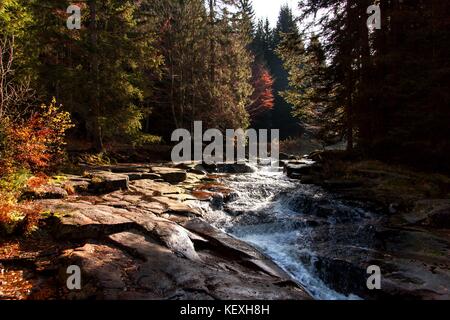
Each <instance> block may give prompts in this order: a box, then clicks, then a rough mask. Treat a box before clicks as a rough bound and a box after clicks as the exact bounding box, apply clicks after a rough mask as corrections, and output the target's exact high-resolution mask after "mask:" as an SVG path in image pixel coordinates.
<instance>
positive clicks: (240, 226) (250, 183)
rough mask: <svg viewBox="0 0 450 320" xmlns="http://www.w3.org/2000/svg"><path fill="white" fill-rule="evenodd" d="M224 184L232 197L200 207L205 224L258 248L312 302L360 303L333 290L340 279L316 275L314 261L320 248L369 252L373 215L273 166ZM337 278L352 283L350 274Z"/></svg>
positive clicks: (328, 275) (348, 295) (229, 180)
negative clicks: (352, 249) (296, 282)
mask: <svg viewBox="0 0 450 320" xmlns="http://www.w3.org/2000/svg"><path fill="white" fill-rule="evenodd" d="M223 183H224V184H226V185H227V186H229V187H230V188H232V189H233V190H234V191H235V194H234V196H233V197H232V200H231V201H229V202H227V203H225V204H221V203H219V204H217V203H216V204H214V203H212V204H210V203H202V204H201V206H202V208H203V210H204V211H205V218H206V220H208V222H209V223H211V224H213V225H214V226H216V227H218V228H220V229H222V230H224V231H225V232H227V233H228V234H230V235H232V236H234V237H236V238H239V239H241V240H243V241H245V242H247V243H250V244H252V245H253V246H255V247H257V248H258V249H259V250H260V251H262V252H263V253H265V254H266V255H267V256H269V257H270V258H271V259H272V260H273V261H275V262H276V263H277V264H278V265H279V266H280V267H282V268H283V269H284V270H285V271H286V272H288V273H289V274H290V275H291V276H292V277H293V278H294V279H295V280H296V281H298V282H299V283H300V284H302V286H303V287H304V288H305V289H306V290H307V291H308V292H309V293H310V294H311V295H312V296H313V297H314V298H315V299H324V300H350V299H360V298H359V297H358V296H357V295H355V294H353V293H351V292H347V293H341V292H337V291H336V290H333V289H332V287H333V286H334V285H330V284H333V282H336V277H339V275H333V274H331V275H330V274H326V273H324V272H323V271H322V273H321V272H319V271H318V270H317V269H316V266H317V262H318V261H317V257H318V255H320V252H322V251H323V248H326V249H327V250H330V249H331V250H334V248H335V249H336V250H337V251H339V250H340V251H341V252H342V255H343V256H344V257H343V258H345V255H346V254H350V253H349V252H348V251H347V250H346V249H345V248H348V247H352V248H364V250H365V251H370V248H368V247H370V232H366V231H367V230H370V227H371V224H373V223H376V221H377V219H378V218H377V216H376V215H375V214H373V213H371V212H370V211H369V210H365V209H363V208H362V207H359V206H358V205H357V204H354V203H351V204H349V203H346V202H345V201H342V200H339V199H336V198H335V197H333V196H332V195H330V194H328V193H327V192H325V191H324V190H322V189H321V188H319V187H316V186H312V185H303V184H301V183H300V182H299V181H296V180H292V179H289V178H287V177H286V176H285V175H284V174H283V172H280V170H278V169H276V168H272V167H259V168H258V169H257V170H256V172H254V173H251V174H241V175H231V176H228V177H226V178H224V179H223ZM348 272H351V271H350V270H348ZM342 276H343V278H344V279H346V280H344V281H346V282H348V281H352V280H351V279H352V275H351V274H346V275H342ZM330 279H331V280H330ZM333 279H334V280H333ZM348 279H350V280H348ZM327 281H328V282H330V283H327ZM339 281H340V282H342V280H337V282H339ZM334 287H339V286H334ZM347 287H351V286H347ZM346 291H348V290H346Z"/></svg>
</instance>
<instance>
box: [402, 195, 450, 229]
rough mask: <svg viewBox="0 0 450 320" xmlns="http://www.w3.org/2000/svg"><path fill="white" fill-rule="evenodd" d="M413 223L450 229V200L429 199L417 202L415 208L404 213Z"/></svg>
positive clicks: (407, 219) (405, 217)
mask: <svg viewBox="0 0 450 320" xmlns="http://www.w3.org/2000/svg"><path fill="white" fill-rule="evenodd" d="M403 218H404V219H405V220H406V221H407V222H408V223H412V224H418V223H420V224H423V225H427V226H430V227H433V228H439V229H450V200H449V199H428V200H421V201H417V202H416V203H415V206H414V209H413V210H412V211H410V212H408V213H405V214H403Z"/></svg>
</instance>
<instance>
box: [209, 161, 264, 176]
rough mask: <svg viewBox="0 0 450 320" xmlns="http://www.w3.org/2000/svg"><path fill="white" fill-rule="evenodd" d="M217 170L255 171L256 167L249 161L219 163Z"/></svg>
mask: <svg viewBox="0 0 450 320" xmlns="http://www.w3.org/2000/svg"><path fill="white" fill-rule="evenodd" d="M216 168H217V172H220V173H234V174H242V173H254V172H255V168H253V167H251V166H250V165H249V164H247V163H219V164H217V165H216Z"/></svg>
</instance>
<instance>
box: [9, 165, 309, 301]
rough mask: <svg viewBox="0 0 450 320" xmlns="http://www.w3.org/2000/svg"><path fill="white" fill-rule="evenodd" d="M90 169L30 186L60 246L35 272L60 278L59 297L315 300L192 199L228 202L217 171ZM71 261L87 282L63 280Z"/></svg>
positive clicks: (242, 168)
mask: <svg viewBox="0 0 450 320" xmlns="http://www.w3.org/2000/svg"><path fill="white" fill-rule="evenodd" d="M85 169H86V170H85V173H84V175H83V176H74V175H68V176H67V177H66V178H67V179H66V180H65V181H62V182H60V183H58V184H53V185H51V186H44V187H41V188H40V189H39V190H33V191H30V192H29V193H28V194H27V195H26V197H27V198H29V199H34V200H35V201H36V202H37V203H39V204H40V206H41V207H42V208H44V209H45V210H46V214H48V215H49V217H50V218H49V219H47V220H46V222H45V224H46V225H45V228H44V230H46V232H47V233H48V234H49V235H50V236H51V238H52V239H54V241H55V243H58V248H59V250H56V252H53V253H52V263H51V266H47V267H44V268H42V270H40V272H39V274H40V275H46V276H47V277H48V276H49V275H50V276H51V277H53V278H54V279H56V283H55V284H56V285H59V286H61V288H62V289H61V290H59V296H58V298H62V299H195V300H197V299H220V300H228V299H261V300H262V299H268V300H273V299H275V300H291V299H293V300H304V299H311V297H310V296H309V295H308V294H307V293H306V291H305V290H304V289H303V288H302V287H301V286H300V285H299V284H297V283H295V282H294V281H293V279H292V278H291V277H290V276H289V275H288V274H286V273H285V272H284V271H283V270H282V269H280V268H279V267H278V266H277V265H276V264H274V263H273V262H272V261H271V260H270V259H268V258H267V257H266V256H264V255H263V254H261V253H260V252H258V251H257V250H256V249H255V248H253V247H252V246H250V245H248V244H246V243H244V242H242V241H239V240H237V239H235V238H233V237H231V236H229V235H227V234H225V233H223V232H222V231H220V230H218V229H216V228H214V227H212V226H211V225H209V224H208V223H207V222H205V221H204V220H203V219H202V213H201V211H200V210H198V209H197V208H196V207H195V205H194V202H195V201H198V200H199V199H200V200H203V201H213V200H214V199H215V200H217V199H219V200H220V199H222V201H223V199H224V198H226V197H227V195H228V193H230V190H228V189H226V188H225V187H224V186H221V185H220V184H219V183H217V181H216V179H217V177H218V176H217V175H209V174H208V173H207V172H206V170H205V169H204V168H203V167H195V166H184V167H182V168H175V167H170V166H167V165H160V164H145V165H142V164H122V165H115V166H102V167H86V168H85ZM215 169H217V168H215ZM219 169H220V168H219ZM248 170H251V168H249V167H247V166H245V165H227V167H224V168H222V170H220V171H222V172H234V173H235V172H247V171H248ZM216 171H217V170H216ZM195 195H197V196H195ZM54 251H55V250H54ZM41 255H44V256H45V253H42V254H41ZM40 259H41V260H42V259H44V260H45V258H42V257H41V258H39V257H38V258H36V259H35V260H36V261H39V260H40ZM0 264H3V265H8V261H0ZM12 264H13V262H12V261H10V262H9V265H12ZM70 265H77V266H79V267H80V268H81V270H82V289H81V290H74V291H69V290H67V289H65V283H66V282H65V281H66V279H67V277H68V274H67V272H66V271H67V267H69V266H70ZM37 282H39V281H37ZM41 282H42V281H41ZM40 289H41V288H39V285H37V286H36V287H35V288H33V289H32V290H34V291H39V290H40Z"/></svg>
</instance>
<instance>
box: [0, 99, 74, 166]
mask: <svg viewBox="0 0 450 320" xmlns="http://www.w3.org/2000/svg"><path fill="white" fill-rule="evenodd" d="M71 127H72V124H71V120H70V115H69V113H68V112H64V111H62V110H61V109H60V107H58V106H57V105H56V100H55V99H53V101H52V103H51V104H50V105H42V106H41V110H39V111H38V112H35V113H34V114H32V115H31V116H30V117H29V118H28V119H25V120H21V121H16V122H11V121H9V120H8V119H5V120H4V121H2V135H3V141H2V146H1V149H2V150H1V159H0V174H7V173H9V172H11V171H13V170H14V169H16V168H24V169H28V170H30V171H32V172H39V171H41V170H44V169H47V168H49V167H50V166H53V165H55V164H58V163H59V162H60V161H61V155H62V151H63V149H62V148H63V146H64V144H65V142H64V137H65V132H66V131H67V129H69V128H71Z"/></svg>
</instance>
